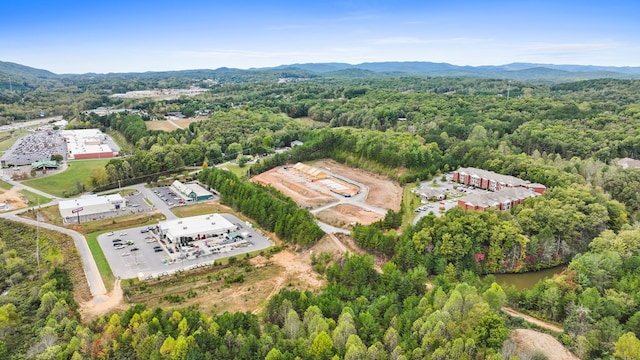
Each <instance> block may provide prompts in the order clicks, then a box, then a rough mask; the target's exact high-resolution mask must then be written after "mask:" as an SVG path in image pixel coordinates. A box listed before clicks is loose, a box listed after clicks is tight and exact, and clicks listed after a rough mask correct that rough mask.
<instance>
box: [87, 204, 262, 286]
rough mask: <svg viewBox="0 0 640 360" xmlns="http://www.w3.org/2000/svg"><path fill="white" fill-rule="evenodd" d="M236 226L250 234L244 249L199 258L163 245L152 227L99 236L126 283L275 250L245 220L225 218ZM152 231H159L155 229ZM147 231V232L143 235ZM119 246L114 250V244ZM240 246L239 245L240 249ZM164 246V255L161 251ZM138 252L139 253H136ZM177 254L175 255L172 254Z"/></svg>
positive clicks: (231, 248)
mask: <svg viewBox="0 0 640 360" xmlns="http://www.w3.org/2000/svg"><path fill="white" fill-rule="evenodd" d="M221 215H222V216H224V217H225V218H226V219H227V220H229V221H230V222H231V223H233V224H237V225H238V226H239V227H240V230H241V231H242V232H243V233H246V234H248V235H247V237H246V238H245V239H244V241H245V243H244V244H243V246H234V244H228V245H229V246H221V247H219V248H220V249H219V250H218V251H219V252H217V253H214V252H213V251H206V252H205V253H204V254H202V255H198V256H180V254H179V253H176V251H175V249H176V247H175V244H168V243H166V242H160V241H159V239H158V236H157V230H150V231H146V230H148V228H149V227H148V226H142V227H135V228H130V229H126V230H120V231H115V232H113V233H105V234H101V235H99V236H98V243H99V244H100V247H101V248H102V251H103V253H104V255H105V257H106V258H107V261H108V262H109V265H110V266H111V271H112V272H113V275H114V276H116V277H120V278H122V279H130V278H136V277H137V278H140V279H151V278H155V277H158V276H166V275H170V274H173V273H175V272H179V271H184V270H190V269H194V268H197V267H202V266H208V265H211V263H213V262H214V261H215V260H216V259H221V258H226V257H230V256H238V255H242V254H245V253H247V252H251V251H259V250H263V249H266V248H268V247H270V246H271V241H270V240H269V239H268V238H266V237H264V236H263V235H262V234H261V233H260V232H259V231H258V230H256V229H253V228H252V227H250V226H247V225H246V224H245V223H243V222H242V220H240V219H238V218H237V217H235V216H233V215H230V214H221ZM151 228H155V226H152V227H151ZM141 231H145V232H141ZM116 239H119V240H120V241H119V242H118V243H119V244H122V245H123V246H117V247H118V248H116V246H114V241H116ZM239 244H240V242H238V245H239ZM158 246H160V248H161V249H162V250H161V251H157V250H156V249H158V248H157V247H158ZM134 249H136V250H134ZM169 249H172V250H173V253H170V252H169Z"/></svg>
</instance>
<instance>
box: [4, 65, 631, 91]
mask: <svg viewBox="0 0 640 360" xmlns="http://www.w3.org/2000/svg"><path fill="white" fill-rule="evenodd" d="M408 75H418V76H429V77H451V76H455V77H473V78H487V79H489V78H493V79H512V80H519V81H528V82H534V83H549V84H556V83H564V82H572V81H581V80H593V79H640V67H615V66H592V65H554V64H533V63H512V64H506V65H485V66H458V65H452V64H448V63H434V62H426V61H407V62H398V61H395V62H394V61H391V62H370V63H362V64H357V65H352V64H346V63H306V64H290V65H280V66H276V67H268V68H252V69H248V70H243V69H234V68H226V67H223V68H219V69H215V70H212V69H200V70H180V71H149V72H143V73H108V74H94V73H88V74H62V75H58V74H54V73H52V72H50V71H47V70H41V69H35V68H31V67H28V66H24V65H19V64H14V63H10V62H0V88H8V85H9V81H10V79H11V81H14V82H15V83H16V84H18V83H22V86H23V87H24V86H28V85H32V84H34V83H38V82H39V81H43V80H62V79H69V80H85V81H86V80H101V79H134V78H135V79H167V78H173V79H215V80H218V81H221V82H247V81H249V82H251V81H270V80H278V79H281V78H293V79H310V78H322V77H328V78H374V77H400V76H408Z"/></svg>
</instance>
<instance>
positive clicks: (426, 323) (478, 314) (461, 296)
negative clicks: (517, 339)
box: [37, 255, 516, 360]
mask: <svg viewBox="0 0 640 360" xmlns="http://www.w3.org/2000/svg"><path fill="white" fill-rule="evenodd" d="M372 265H373V260H372V258H371V257H370V256H357V255H356V256H350V257H347V258H345V259H343V260H342V261H341V262H336V263H335V264H333V265H331V267H330V268H329V269H328V277H329V281H330V283H329V285H328V286H327V287H326V288H325V289H323V290H322V291H320V292H319V293H318V294H313V293H311V292H308V291H307V292H300V291H297V290H282V291H280V293H278V294H276V295H275V296H273V297H272V298H271V299H270V300H269V302H268V303H267V304H266V308H265V311H264V316H263V317H258V316H256V315H253V314H250V313H248V312H247V313H224V314H220V315H214V316H207V315H205V314H202V313H201V312H200V311H199V310H197V309H195V308H188V309H183V310H174V311H165V310H162V309H147V308H145V306H144V305H136V306H133V307H131V308H130V309H129V310H127V311H125V312H124V313H122V314H114V315H111V316H107V317H103V318H100V319H98V320H96V321H94V322H92V323H91V324H88V325H81V324H79V325H77V326H76V327H74V328H73V329H70V331H69V334H70V338H69V339H68V340H65V341H61V342H60V343H58V344H57V346H55V347H52V348H51V349H50V350H47V352H46V353H39V354H37V356H38V358H60V359H69V358H70V359H74V360H75V359H82V358H94V359H140V360H146V359H176V360H182V359H194V360H197V359H270V360H276V359H327V360H328V359H335V358H340V359H349V360H358V359H392V358H397V359H459V358H464V359H480V358H482V359H502V358H503V356H507V357H509V356H511V355H516V354H511V353H504V354H503V353H502V352H501V349H502V344H503V342H504V341H505V339H506V338H507V337H508V336H509V332H510V330H509V328H508V321H507V319H506V318H505V316H504V315H502V314H501V313H500V311H499V309H500V307H501V306H502V304H503V303H504V301H505V298H506V295H505V293H504V292H503V290H502V289H501V288H500V287H499V286H498V285H496V284H495V283H494V284H485V283H481V282H479V281H478V280H477V278H470V280H472V282H471V283H470V284H468V283H456V281H457V280H456V279H455V278H447V277H445V276H441V277H439V278H438V279H437V280H436V284H435V285H434V286H433V288H432V289H430V290H428V291H427V289H426V288H425V281H426V277H425V272H424V271H423V270H421V269H416V270H415V271H410V272H407V273H403V272H401V271H399V270H398V269H397V268H396V267H395V266H394V265H393V264H392V263H389V264H387V265H385V267H384V269H383V272H382V273H381V274H378V273H377V272H376V271H375V270H374V269H373V266H372ZM454 324H455V325H454ZM45 354H46V355H45Z"/></svg>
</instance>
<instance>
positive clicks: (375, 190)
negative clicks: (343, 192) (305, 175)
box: [311, 159, 402, 211]
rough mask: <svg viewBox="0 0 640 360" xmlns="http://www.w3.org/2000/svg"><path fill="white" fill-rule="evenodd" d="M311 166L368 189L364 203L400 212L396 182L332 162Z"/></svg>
mask: <svg viewBox="0 0 640 360" xmlns="http://www.w3.org/2000/svg"><path fill="white" fill-rule="evenodd" d="M311 165H313V166H315V167H317V168H320V169H327V170H328V171H331V172H332V173H334V174H338V175H341V176H343V177H345V178H348V179H351V180H354V181H357V182H359V183H361V184H363V185H365V186H367V187H368V188H369V194H368V196H367V199H366V201H365V202H366V203H367V204H369V205H372V206H378V207H381V208H385V209H391V210H394V211H399V210H400V203H401V201H402V187H400V184H398V183H397V182H394V181H391V180H389V179H388V178H386V177H384V176H380V175H376V174H373V173H370V172H367V171H364V170H360V169H354V168H351V167H349V166H346V165H343V164H340V163H338V162H336V161H334V160H328V159H325V160H318V161H316V162H314V163H312V164H311Z"/></svg>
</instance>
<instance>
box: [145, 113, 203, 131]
mask: <svg viewBox="0 0 640 360" xmlns="http://www.w3.org/2000/svg"><path fill="white" fill-rule="evenodd" d="M205 119H208V118H207V117H206V116H199V117H195V118H189V119H178V120H171V122H169V121H167V120H157V121H145V122H144V124H145V125H146V126H147V130H161V131H166V132H171V131H174V130H176V129H178V128H177V127H176V125H178V126H180V127H181V128H183V129H186V128H188V127H189V124H191V123H193V122H198V121H202V120H205ZM174 124H175V125H174Z"/></svg>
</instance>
